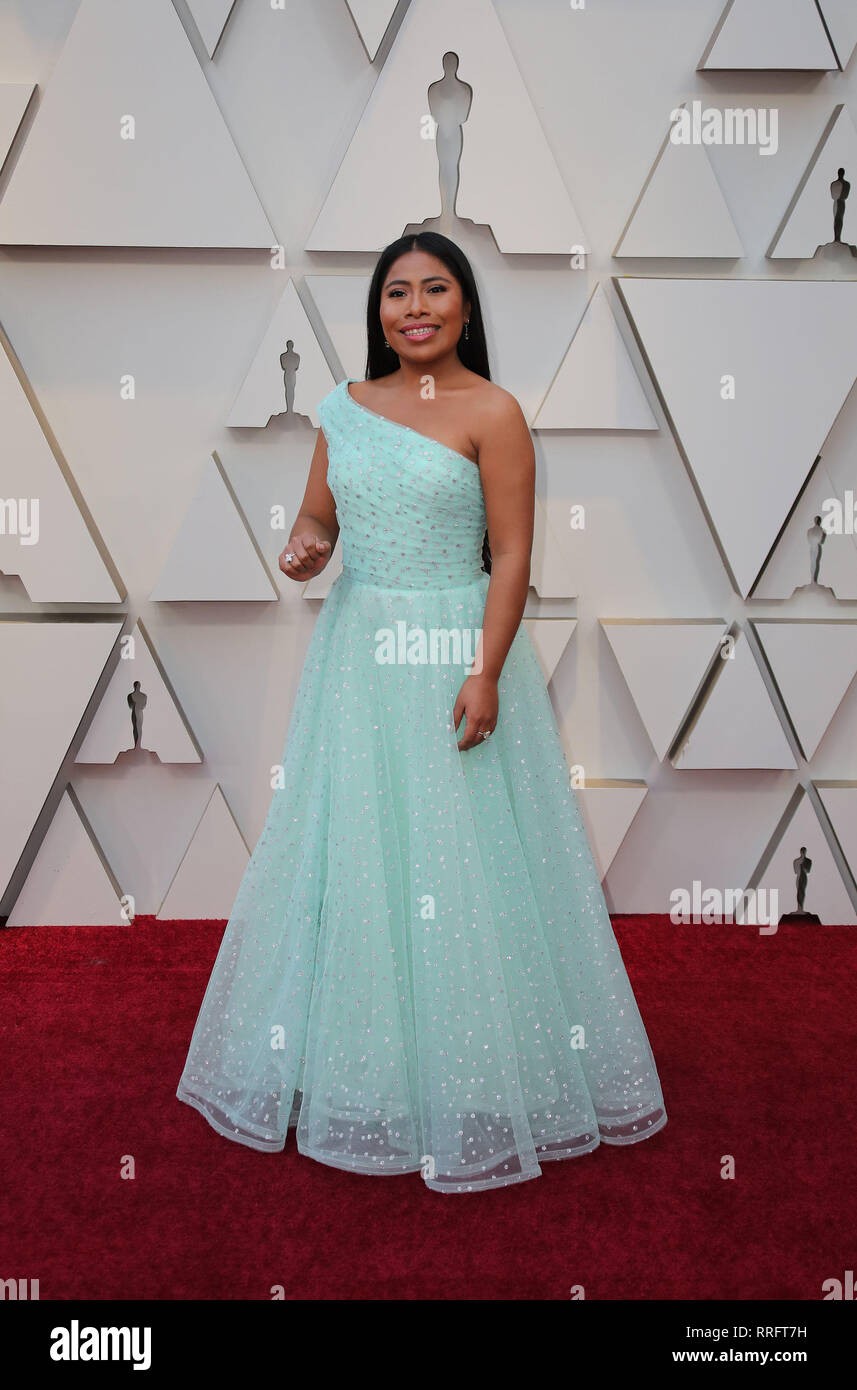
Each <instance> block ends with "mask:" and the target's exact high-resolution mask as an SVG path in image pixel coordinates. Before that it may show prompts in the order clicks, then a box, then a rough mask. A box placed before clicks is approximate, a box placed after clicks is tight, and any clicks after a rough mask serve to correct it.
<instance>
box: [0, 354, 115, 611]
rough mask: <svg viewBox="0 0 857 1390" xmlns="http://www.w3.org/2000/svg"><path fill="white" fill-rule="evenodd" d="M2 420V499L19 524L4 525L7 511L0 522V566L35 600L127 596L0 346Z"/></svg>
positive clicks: (108, 599)
mask: <svg viewBox="0 0 857 1390" xmlns="http://www.w3.org/2000/svg"><path fill="white" fill-rule="evenodd" d="M0 421H2V424H0V431H2V446H0V497H2V498H8V499H15V501H16V503H17V504H18V507H19V511H18V517H17V519H16V521H15V528H16V529H15V530H14V531H13V530H10V529H8V528H9V520H8V516H7V521H6V526H5V527H0V571H2V573H3V574H7V575H13V574H17V575H19V576H20V579H21V583H22V584H23V586H24V588H25V589H26V591H27V595H28V597H29V598H30V599H32V601H33V603H119V602H121V600H122V599H123V597H124V594H121V593H120V592H119V590H118V589H117V588H116V585H115V584H114V583H113V580H112V579H111V577H110V573H109V571H108V569H107V567H106V565H105V563H104V561H103V560H102V558H101V555H100V554H99V551H98V547H97V546H96V544H95V541H94V540H93V538H92V536H91V535H90V532H89V530H88V528H87V525H86V522H85V521H84V519H83V517H82V516H81V513H80V510H79V508H78V505H77V502H76V501H75V499H74V496H73V494H72V492H71V491H70V489H69V485H68V483H67V482H66V480H65V477H64V475H63V472H62V470H61V468H60V466H59V464H58V463H57V460H56V458H55V457H54V454H53V451H52V449H51V446H50V444H49V443H48V441H47V439H46V438H45V435H44V432H43V431H42V427H41V425H40V424H39V422H38V420H37V419H36V416H35V415H34V414H33V409H32V406H31V405H30V402H29V400H28V398H27V394H26V392H25V391H24V388H23V387H22V385H21V383H20V381H19V380H18V377H17V375H16V373H15V370H14V368H13V366H12V363H11V362H10V361H9V358H8V356H7V355H6V353H5V352H4V351H3V350H2V346H0ZM22 499H23V501H24V502H25V503H26V513H25V512H24V510H23V509H21V505H20V504H21V501H22ZM36 506H37V507H38V510H36Z"/></svg>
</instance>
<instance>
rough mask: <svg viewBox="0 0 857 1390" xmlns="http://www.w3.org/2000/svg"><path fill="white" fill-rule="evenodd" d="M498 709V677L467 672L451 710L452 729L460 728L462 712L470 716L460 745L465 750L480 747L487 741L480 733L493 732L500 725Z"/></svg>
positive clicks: (459, 742) (467, 716)
mask: <svg viewBox="0 0 857 1390" xmlns="http://www.w3.org/2000/svg"><path fill="white" fill-rule="evenodd" d="M499 710H500V697H499V695H498V693H497V682H496V680H493V679H492V677H491V676H484V675H480V676H468V677H467V680H466V681H465V682H464V684H463V686H462V687H461V689H460V690H459V692H458V698H457V699H456V701H455V706H454V708H453V711H452V727H453V729H457V728H458V726H459V724H460V723H461V718H462V715H466V718H467V723H466V726H465V731H464V734H463V735H462V737H461V738H460V739H459V741H458V747H459V748H460V749H461V750H462V752H463V751H464V750H465V749H467V748H477V747H478V746H479V745H480V744H482V743H484V742H485V739H484V738H480V737H479V735H480V733H483V732H484V733H491V734H493V732H494V730H495V729H496V727H497V716H498V714H499Z"/></svg>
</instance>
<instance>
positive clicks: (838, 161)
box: [768, 105, 857, 260]
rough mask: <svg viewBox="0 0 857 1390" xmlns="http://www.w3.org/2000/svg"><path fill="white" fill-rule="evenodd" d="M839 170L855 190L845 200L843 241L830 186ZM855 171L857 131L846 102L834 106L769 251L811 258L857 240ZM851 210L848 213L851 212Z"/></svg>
mask: <svg viewBox="0 0 857 1390" xmlns="http://www.w3.org/2000/svg"><path fill="white" fill-rule="evenodd" d="M839 169H844V170H845V177H846V180H848V181H849V182H850V183H851V195H850V196H849V197H848V198H847V199H846V202H845V215H844V217H843V221H842V231H841V234H840V236H841V242H842V243H844V244H841V245H839V246H838V247H837V244H836V242H835V241H834V230H835V229H834V225H833V217H834V208H835V204H834V201H833V198H832V197H831V193H830V186H831V184H832V183H833V182H834V181H835V180H836V178H837V173H838V171H839ZM855 176H857V131H855V129H854V123H853V121H852V120H851V117H850V116H849V114H848V112H847V111H846V109H845V107H844V106H843V105H839V106H837V107H836V109H835V111H834V112H833V114H832V116H831V118H830V120H829V121H828V123H827V126H826V128H825V131H824V133H823V135H822V137H821V139H820V141H819V143H818V146H817V148H816V151H815V154H814V155H813V156H812V159H811V160H810V162H809V166H808V168H807V170H806V173H805V174H804V176H803V179H802V180H801V183H800V186H799V189H798V192H797V194H796V197H795V200H794V201H793V202H792V205H791V206H790V208H789V210H788V212H787V213H786V216H785V219H784V221H783V224H782V226H781V228H780V230H779V231H778V233H777V235H776V236H775V237H774V240H773V242H772V243H771V246H770V249H769V251H768V255H769V256H771V257H774V258H779V257H790V258H792V259H798V260H800V259H804V260H808V259H809V258H810V257H811V256H814V255H815V254H816V252H821V251H822V249H825V250H829V251H832V250H836V251H838V253H839V254H842V253H845V252H846V245H847V244H848V243H851V244H852V245H853V244H854V243H855V242H857V218H855V216H854V213H853V211H852V202H853V198H854V197H855V196H857V190H855V185H854V178H855ZM849 214H850V216H849Z"/></svg>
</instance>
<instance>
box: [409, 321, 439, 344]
mask: <svg viewBox="0 0 857 1390" xmlns="http://www.w3.org/2000/svg"><path fill="white" fill-rule="evenodd" d="M400 331H401V334H402V336H403V337H404V338H409V339H410V340H411V341H412V342H413V341H414V340H416V341H417V342H418V343H419V342H422V341H423V340H424V339H425V338H433V337H434V335H435V333H438V332H439V331H440V330H439V328H438V325H437V324H436V323H427V324H421V325H420V326H419V327H417V326H416V325H415V326H414V327H413V328H403V329H401V330H400Z"/></svg>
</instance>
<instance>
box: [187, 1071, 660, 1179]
mask: <svg viewBox="0 0 857 1390" xmlns="http://www.w3.org/2000/svg"><path fill="white" fill-rule="evenodd" d="M176 1096H177V1097H178V1099H179V1100H181V1101H184V1103H185V1104H186V1105H189V1106H191V1107H192V1108H193V1109H194V1110H196V1111H198V1113H199V1114H200V1115H202V1117H203V1119H205V1120H206V1121H207V1122H208V1124H209V1125H210V1126H211V1127H212V1129H214V1130H216V1131H217V1133H218V1134H221V1135H223V1136H224V1137H225V1138H227V1139H232V1140H233V1141H234V1142H235V1143H237V1144H243V1145H244V1146H245V1147H247V1148H251V1149H255V1150H257V1152H260V1153H282V1152H283V1150H284V1149H285V1147H286V1139H285V1137H282V1136H281V1135H279V1134H273V1135H268V1136H263V1135H261V1134H253V1133H251V1132H250V1130H251V1129H258V1128H259V1127H258V1126H252V1125H249V1127H248V1122H247V1121H246V1120H244V1121H241V1122H236V1120H235V1118H234V1117H233V1116H231V1115H230V1114H229V1112H228V1110H227V1109H226V1108H225V1107H224V1106H223V1105H222V1104H221V1103H219V1102H217V1101H214V1100H213V1099H212V1098H211V1097H208V1096H202V1095H198V1094H194V1093H193V1092H192V1091H190V1090H188V1088H187V1087H186V1086H185V1085H184V1084H180V1085H179V1086H178V1088H177V1090H176ZM302 1104H303V1101H302V1097H301V1095H300V1093H297V1094H296V1096H295V1098H294V1099H293V1102H292V1110H291V1114H290V1117H289V1123H288V1129H296V1130H300V1128H301V1121H300V1114H301V1109H302ZM337 1122H338V1123H341V1122H342V1121H341V1119H340V1120H339V1121H337ZM666 1123H667V1114H666V1111H665V1110H664V1109H662V1108H659V1109H658V1110H656V1111H654V1112H653V1113H652V1114H649V1115H645V1116H643V1117H642V1118H638V1119H637V1120H634V1121H631V1120H630V1119H629V1118H628V1117H625V1119H624V1120H623V1121H622V1126H623V1129H624V1132H622V1131H621V1130H619V1129H618V1128H617V1127H616V1125H615V1121H608V1120H604V1121H602V1122H599V1124H598V1126H597V1130H596V1132H595V1134H594V1135H593V1134H592V1133H591V1132H590V1131H589V1130H587V1131H586V1132H585V1133H584V1134H582V1135H568V1134H565V1135H557V1136H555V1137H554V1138H552V1139H547V1140H545V1139H540V1141H539V1142H538V1143H536V1142H535V1136H534V1135H533V1136H532V1138H533V1152H534V1157H533V1158H531V1159H530V1161H529V1162H527V1160H526V1155H525V1154H522V1153H521V1150H520V1149H519V1148H518V1147H517V1146H516V1145H514V1144H513V1145H510V1146H509V1148H508V1149H507V1150H505V1151H504V1152H503V1153H501V1154H496V1155H494V1156H493V1158H492V1161H491V1163H490V1165H489V1167H488V1170H487V1171H486V1165H485V1164H484V1163H482V1164H473V1165H469V1166H468V1165H466V1164H462V1170H461V1171H460V1172H458V1173H455V1174H446V1175H443V1176H442V1177H437V1176H435V1177H432V1176H429V1173H428V1172H427V1171H426V1170H427V1163H426V1159H425V1158H423V1159H422V1160H419V1159H415V1158H414V1157H413V1156H412V1155H411V1154H407V1153H402V1154H401V1155H400V1156H398V1155H395V1154H390V1153H388V1154H385V1155H383V1156H380V1155H379V1156H378V1157H377V1161H375V1162H370V1163H368V1164H367V1163H364V1162H361V1161H360V1159H359V1158H357V1157H354V1156H352V1157H349V1156H348V1155H347V1154H346V1153H342V1154H337V1155H335V1156H334V1155H333V1154H331V1153H329V1152H325V1151H323V1150H321V1149H319V1148H317V1147H314V1146H313V1145H311V1144H308V1143H307V1142H306V1141H305V1139H304V1138H302V1137H301V1135H300V1133H298V1134H296V1140H295V1146H296V1149H297V1151H298V1153H300V1154H301V1155H302V1156H303V1157H305V1158H311V1159H313V1160H314V1161H315V1162H316V1163H322V1164H324V1166H325V1167H327V1168H338V1169H339V1170H340V1171H341V1172H345V1173H361V1174H364V1175H366V1176H369V1177H384V1176H390V1177H400V1176H401V1175H402V1174H404V1173H419V1174H421V1175H422V1177H423V1181H424V1182H425V1185H426V1187H429V1188H431V1190H432V1191H434V1192H481V1191H490V1190H491V1189H492V1188H496V1187H507V1186H509V1184H511V1183H516V1182H527V1181H529V1180H530V1179H532V1178H538V1177H540V1176H541V1167H540V1166H539V1165H540V1164H541V1163H549V1162H556V1161H558V1160H560V1159H564V1158H579V1157H582V1156H583V1155H584V1154H588V1153H594V1152H595V1150H596V1149H598V1148H600V1146H601V1145H602V1144H612V1145H628V1144H638V1143H640V1142H641V1141H642V1140H644V1139H649V1138H650V1137H651V1136H652V1135H653V1134H657V1133H658V1132H659V1131H660V1130H662V1129H663V1128H664V1125H665V1124H666ZM242 1124H243V1125H244V1126H245V1128H244V1129H242V1128H241V1125H242ZM607 1125H612V1126H613V1130H612V1132H608V1130H607ZM629 1126H630V1129H629V1128H628V1127H629ZM304 1128H306V1127H305V1126H304Z"/></svg>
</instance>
